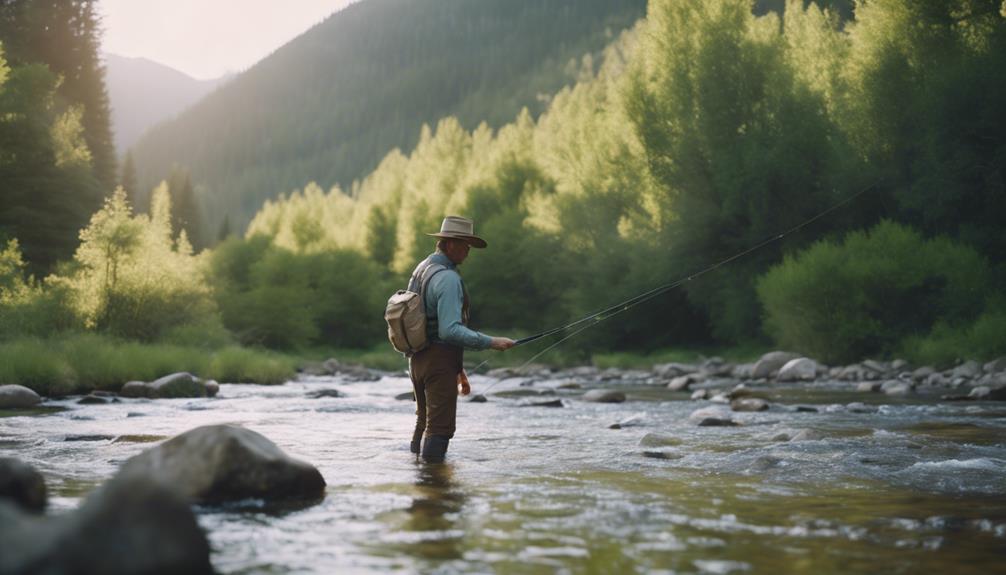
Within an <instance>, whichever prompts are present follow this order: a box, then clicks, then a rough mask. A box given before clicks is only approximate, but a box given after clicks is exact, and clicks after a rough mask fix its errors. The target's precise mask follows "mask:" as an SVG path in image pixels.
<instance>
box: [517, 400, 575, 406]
mask: <svg viewBox="0 0 1006 575" xmlns="http://www.w3.org/2000/svg"><path fill="white" fill-rule="evenodd" d="M518 407H565V406H564V405H563V403H562V400H561V399H555V400H552V401H539V402H535V403H525V404H522V405H520V406H518Z"/></svg>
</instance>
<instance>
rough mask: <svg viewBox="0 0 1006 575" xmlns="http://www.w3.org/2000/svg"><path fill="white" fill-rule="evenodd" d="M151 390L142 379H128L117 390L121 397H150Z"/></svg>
mask: <svg viewBox="0 0 1006 575" xmlns="http://www.w3.org/2000/svg"><path fill="white" fill-rule="evenodd" d="M151 393H152V390H151V389H150V387H148V386H147V384H146V383H145V382H142V381H129V382H126V384H125V385H123V386H122V389H121V390H119V395H121V396H122V397H151Z"/></svg>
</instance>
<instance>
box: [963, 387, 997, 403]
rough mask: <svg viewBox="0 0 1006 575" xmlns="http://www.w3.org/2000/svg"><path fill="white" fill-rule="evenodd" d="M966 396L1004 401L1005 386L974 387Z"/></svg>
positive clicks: (983, 399) (981, 399)
mask: <svg viewBox="0 0 1006 575" xmlns="http://www.w3.org/2000/svg"><path fill="white" fill-rule="evenodd" d="M968 398H970V399H977V400H979V401H986V400H991V401H1006V387H987V386H981V387H976V388H974V389H972V390H971V393H969V394H968Z"/></svg>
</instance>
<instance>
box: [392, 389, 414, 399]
mask: <svg viewBox="0 0 1006 575" xmlns="http://www.w3.org/2000/svg"><path fill="white" fill-rule="evenodd" d="M395 399H397V400H399V401H415V400H416V394H415V393H414V392H412V391H406V392H405V393H399V394H398V395H396V396H395Z"/></svg>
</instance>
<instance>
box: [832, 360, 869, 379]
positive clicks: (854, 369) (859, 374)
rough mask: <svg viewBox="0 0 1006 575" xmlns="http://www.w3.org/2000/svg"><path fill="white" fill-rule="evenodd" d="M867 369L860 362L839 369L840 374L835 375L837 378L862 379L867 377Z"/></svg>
mask: <svg viewBox="0 0 1006 575" xmlns="http://www.w3.org/2000/svg"><path fill="white" fill-rule="evenodd" d="M865 371H866V370H865V369H864V368H863V366H861V365H859V364H852V365H847V366H845V367H843V368H840V369H839V370H838V375H836V376H835V379H839V380H842V381H862V380H863V379H865V377H864V373H865Z"/></svg>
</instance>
